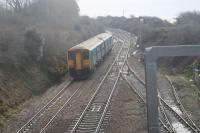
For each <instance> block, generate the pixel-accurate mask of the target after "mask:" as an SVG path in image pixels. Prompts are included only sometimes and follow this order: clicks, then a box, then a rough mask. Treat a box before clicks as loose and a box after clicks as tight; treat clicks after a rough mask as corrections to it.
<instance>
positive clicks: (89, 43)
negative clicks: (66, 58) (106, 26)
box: [69, 32, 112, 50]
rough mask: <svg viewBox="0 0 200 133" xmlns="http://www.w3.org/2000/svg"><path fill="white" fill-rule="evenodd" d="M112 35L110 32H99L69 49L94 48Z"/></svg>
mask: <svg viewBox="0 0 200 133" xmlns="http://www.w3.org/2000/svg"><path fill="white" fill-rule="evenodd" d="M111 36H112V34H111V33H107V32H106V33H101V34H99V35H96V36H95V37H93V38H90V39H88V40H86V41H84V42H82V43H80V44H78V45H76V46H74V47H72V48H70V49H69V50H72V49H88V50H92V49H94V48H96V47H97V46H98V45H99V44H101V43H103V41H104V40H106V39H108V38H110V37H111Z"/></svg>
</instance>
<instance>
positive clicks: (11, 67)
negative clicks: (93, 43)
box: [0, 0, 104, 127]
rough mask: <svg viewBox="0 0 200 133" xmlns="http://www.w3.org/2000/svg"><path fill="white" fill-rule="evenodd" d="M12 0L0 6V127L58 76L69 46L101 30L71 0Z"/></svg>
mask: <svg viewBox="0 0 200 133" xmlns="http://www.w3.org/2000/svg"><path fill="white" fill-rule="evenodd" d="M16 1H18V2H19V3H17V2H14V1H10V3H7V5H6V6H5V7H0V11H1V12H0V127H2V126H3V124H4V122H5V121H6V119H7V118H8V117H9V116H10V115H11V114H12V113H14V112H16V111H19V110H20V105H21V104H22V103H23V102H24V101H26V100H27V99H29V98H30V97H31V96H33V95H39V94H41V93H43V92H44V91H45V90H46V89H47V88H48V87H49V86H51V85H53V84H55V83H57V82H59V81H61V80H62V78H63V77H64V76H65V75H66V74H67V70H66V51H67V49H68V48H70V47H72V46H74V45H76V44H78V43H80V42H81V41H84V40H86V39H88V38H90V37H92V36H94V35H96V34H98V33H101V32H103V31H104V29H103V27H102V26H100V25H99V24H97V22H96V21H95V20H93V19H91V18H89V17H87V16H79V7H78V5H77V3H76V1H75V0H63V1H59V0H42V1H38V0H33V1H32V2H27V1H26V0H16ZM3 4H5V3H3Z"/></svg>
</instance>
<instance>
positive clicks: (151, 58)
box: [145, 45, 200, 133]
mask: <svg viewBox="0 0 200 133" xmlns="http://www.w3.org/2000/svg"><path fill="white" fill-rule="evenodd" d="M198 55H200V45H179V46H154V47H149V48H146V50H145V80H146V94H147V95H146V96H147V117H148V132H149V133H159V132H160V129H159V112H158V91H157V77H156V71H157V63H156V62H157V59H158V58H159V57H175V56H198Z"/></svg>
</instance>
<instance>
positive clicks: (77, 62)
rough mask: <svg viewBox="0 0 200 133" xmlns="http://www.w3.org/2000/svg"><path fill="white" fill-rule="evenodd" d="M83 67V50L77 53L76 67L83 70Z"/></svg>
mask: <svg viewBox="0 0 200 133" xmlns="http://www.w3.org/2000/svg"><path fill="white" fill-rule="evenodd" d="M81 68H82V60H81V52H77V53H76V69H77V70H81Z"/></svg>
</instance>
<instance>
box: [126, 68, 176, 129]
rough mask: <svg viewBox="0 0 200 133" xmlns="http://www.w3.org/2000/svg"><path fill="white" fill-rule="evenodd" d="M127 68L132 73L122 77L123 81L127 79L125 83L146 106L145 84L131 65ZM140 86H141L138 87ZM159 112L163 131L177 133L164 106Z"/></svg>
mask: <svg viewBox="0 0 200 133" xmlns="http://www.w3.org/2000/svg"><path fill="white" fill-rule="evenodd" d="M126 67H127V68H128V69H129V72H130V73H129V75H128V76H126V75H127V74H128V73H125V74H123V75H122V76H123V79H125V81H126V82H127V83H128V84H129V86H130V87H131V89H132V90H133V91H134V93H136V94H137V95H138V97H139V98H138V99H139V100H140V101H142V102H143V103H144V104H146V94H145V82H144V81H143V80H141V79H140V78H139V77H138V76H137V75H136V73H135V72H134V71H133V70H132V69H131V68H130V67H129V65H126ZM131 74H132V76H131ZM130 76H131V77H130ZM131 80H134V81H135V82H134V83H132V82H131ZM138 84H140V85H139V86H138ZM136 85H137V86H136ZM159 112H160V118H159V121H160V124H161V127H162V128H163V129H162V130H163V131H165V132H168V133H176V132H175V130H174V129H173V127H172V125H171V124H170V122H169V120H168V118H167V116H166V113H165V111H164V110H163V106H160V108H159ZM161 115H162V116H161Z"/></svg>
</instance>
